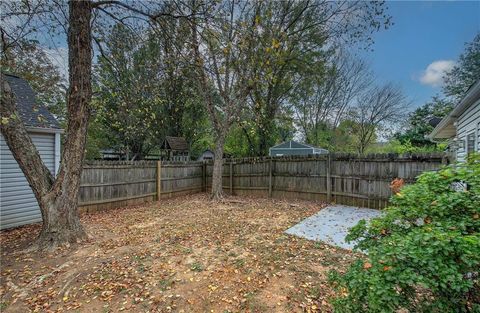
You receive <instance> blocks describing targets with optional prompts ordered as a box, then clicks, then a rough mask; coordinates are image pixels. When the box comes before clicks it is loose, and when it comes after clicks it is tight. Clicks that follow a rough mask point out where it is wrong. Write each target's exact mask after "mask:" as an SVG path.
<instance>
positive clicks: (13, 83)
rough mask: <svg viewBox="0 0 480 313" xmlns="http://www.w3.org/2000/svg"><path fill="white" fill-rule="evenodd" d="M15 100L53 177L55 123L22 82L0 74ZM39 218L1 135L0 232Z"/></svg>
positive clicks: (56, 158) (57, 135)
mask: <svg viewBox="0 0 480 313" xmlns="http://www.w3.org/2000/svg"><path fill="white" fill-rule="evenodd" d="M3 78H5V79H6V80H7V81H8V83H9V85H10V87H11V89H12V91H13V93H14V94H15V98H16V105H17V110H18V112H19V114H20V118H21V119H22V121H23V123H24V124H25V126H26V128H27V131H28V133H29V135H30V137H31V138H32V141H33V144H34V145H35V146H36V147H37V150H38V152H39V153H40V157H41V158H42V160H43V163H44V164H45V165H46V166H47V168H48V169H50V171H51V172H52V173H53V174H54V175H56V174H57V172H58V168H59V164H60V134H61V133H62V129H61V128H60V125H59V123H58V121H57V120H56V119H55V118H54V116H53V115H52V114H51V113H50V112H49V111H48V110H47V108H46V107H45V106H44V105H42V104H41V103H38V102H36V100H35V93H34V91H33V90H32V88H31V87H30V85H29V84H28V82H27V81H25V80H24V79H22V78H20V77H17V76H13V75H6V74H2V79H3ZM41 220H42V216H41V213H40V208H39V207H38V203H37V200H36V198H35V196H34V195H33V192H32V189H31V188H30V185H29V184H28V182H27V179H26V178H25V176H24V175H23V172H22V170H21V169H20V167H19V166H18V163H17V161H16V160H15V159H14V157H13V155H12V153H11V151H10V149H9V148H8V146H7V143H6V142H5V140H4V137H3V135H0V229H6V228H11V227H15V226H20V225H25V224H30V223H35V222H40V221H41Z"/></svg>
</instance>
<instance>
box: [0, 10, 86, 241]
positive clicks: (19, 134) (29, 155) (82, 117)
mask: <svg viewBox="0 0 480 313" xmlns="http://www.w3.org/2000/svg"><path fill="white" fill-rule="evenodd" d="M69 13H70V15H69V30H68V48H69V70H70V72H69V83H70V86H69V90H68V99H67V110H68V112H67V119H68V120H67V121H68V122H67V123H68V124H67V137H66V142H65V146H64V150H63V156H62V162H61V166H60V171H59V173H58V176H57V178H56V179H55V180H54V178H53V176H52V174H51V173H50V172H49V170H48V169H47V168H46V167H45V165H44V164H43V162H42V160H41V158H40V155H39V153H38V151H37V150H36V148H35V146H34V145H33V143H32V141H31V139H30V137H29V135H28V133H27V130H26V128H25V125H24V124H23V123H22V122H21V120H20V118H19V115H18V112H17V110H16V107H15V100H14V96H13V94H12V92H11V89H10V87H9V86H8V83H6V80H4V79H3V82H2V89H3V90H2V101H1V110H0V113H1V114H2V117H7V122H6V123H0V124H1V125H0V128H1V130H2V133H3V134H4V137H5V141H6V142H7V145H8V146H9V148H10V151H12V154H13V156H14V158H15V160H17V162H18V164H19V166H20V168H21V169H22V171H23V173H24V175H25V177H26V178H27V181H28V182H29V184H30V186H31V188H32V191H33V193H34V195H35V197H36V199H37V201H38V204H39V207H40V211H41V213H42V219H43V226H42V230H41V233H40V235H39V237H38V239H37V241H36V247H37V248H39V249H40V250H44V249H52V248H55V247H57V246H59V245H65V244H70V243H76V242H78V241H80V240H82V239H85V238H86V233H85V230H84V228H83V226H82V225H81V223H80V218H79V214H78V192H79V188H80V177H81V173H82V163H83V158H84V154H85V142H86V134H87V126H88V118H89V115H90V111H89V103H90V100H91V96H92V87H91V68H92V46H91V27H90V21H91V13H92V5H91V2H90V1H70V2H69Z"/></svg>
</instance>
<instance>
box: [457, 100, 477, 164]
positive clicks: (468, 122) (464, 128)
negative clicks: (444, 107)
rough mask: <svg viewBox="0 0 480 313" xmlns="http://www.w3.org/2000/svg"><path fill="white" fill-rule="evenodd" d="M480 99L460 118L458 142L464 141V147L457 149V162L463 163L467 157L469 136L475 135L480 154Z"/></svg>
mask: <svg viewBox="0 0 480 313" xmlns="http://www.w3.org/2000/svg"><path fill="white" fill-rule="evenodd" d="M479 124H480V99H479V100H477V101H476V102H475V103H474V104H473V105H471V106H470V107H469V108H468V109H467V110H466V111H465V112H463V114H462V115H461V116H460V117H459V118H458V120H457V124H456V128H457V138H456V139H457V140H458V141H463V147H460V148H458V149H457V161H460V162H463V161H465V158H466V156H467V136H468V135H469V134H474V137H475V151H477V152H480V142H479V141H480V138H479V136H480V129H479V128H480V125H479Z"/></svg>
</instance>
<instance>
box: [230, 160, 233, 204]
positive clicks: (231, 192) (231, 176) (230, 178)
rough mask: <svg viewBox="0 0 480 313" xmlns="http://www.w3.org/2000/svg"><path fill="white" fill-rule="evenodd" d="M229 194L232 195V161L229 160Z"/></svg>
mask: <svg viewBox="0 0 480 313" xmlns="http://www.w3.org/2000/svg"><path fill="white" fill-rule="evenodd" d="M230 195H232V196H233V162H232V161H230Z"/></svg>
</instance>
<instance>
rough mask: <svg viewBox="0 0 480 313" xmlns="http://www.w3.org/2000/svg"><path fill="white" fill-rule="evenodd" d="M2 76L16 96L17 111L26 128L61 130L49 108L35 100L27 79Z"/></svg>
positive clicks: (7, 75) (8, 75)
mask: <svg viewBox="0 0 480 313" xmlns="http://www.w3.org/2000/svg"><path fill="white" fill-rule="evenodd" d="M2 76H3V77H5V78H6V80H7V81H8V84H9V85H10V88H11V89H12V92H13V93H14V94H15V99H16V105H17V111H18V113H19V114H20V118H21V119H22V121H23V123H24V124H25V126H26V127H41V128H56V129H61V127H60V124H59V123H58V121H57V120H56V119H55V117H54V116H53V115H52V113H50V112H49V111H48V109H47V107H46V106H45V105H43V104H41V103H38V102H37V101H36V100H35V92H34V91H33V89H32V87H30V84H29V83H28V82H27V81H26V80H25V79H23V78H20V77H18V76H14V75H10V74H3V75H2Z"/></svg>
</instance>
